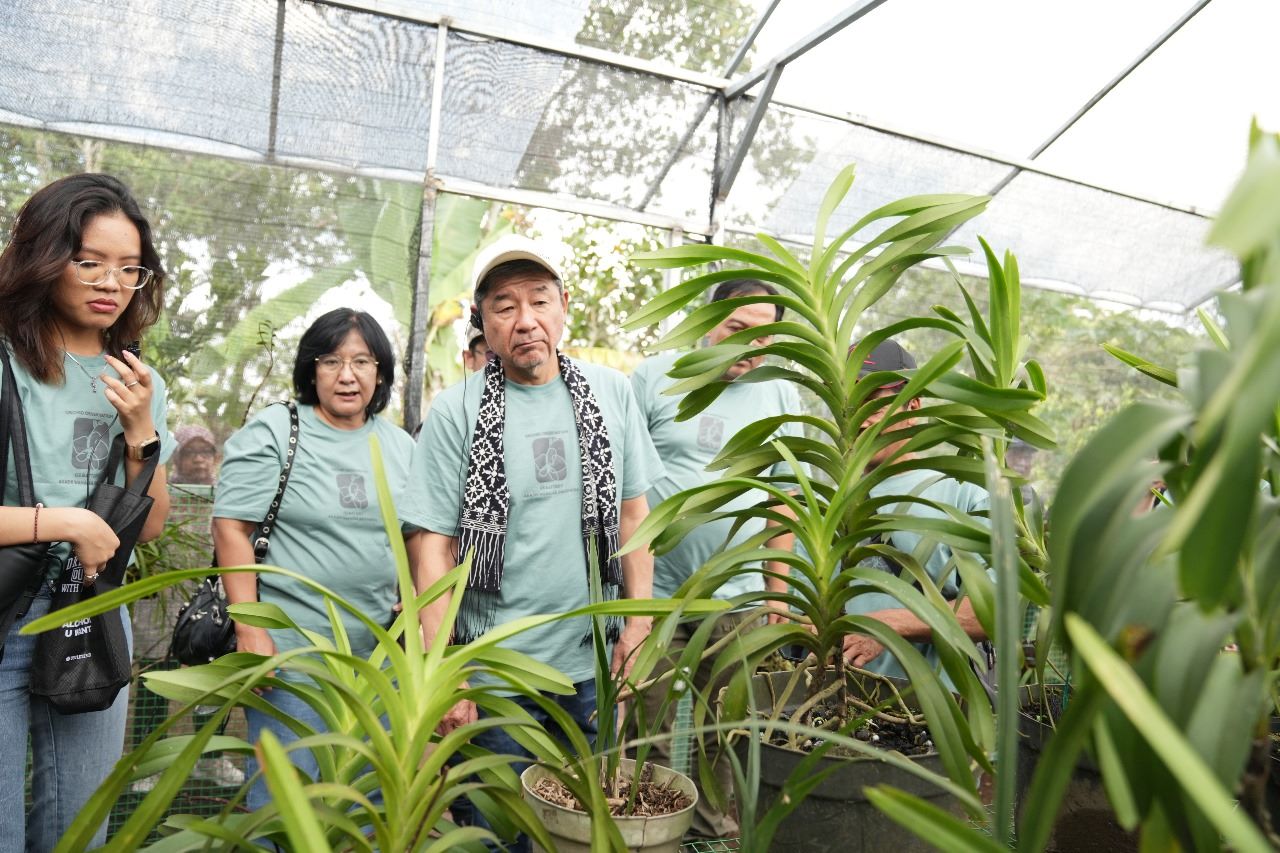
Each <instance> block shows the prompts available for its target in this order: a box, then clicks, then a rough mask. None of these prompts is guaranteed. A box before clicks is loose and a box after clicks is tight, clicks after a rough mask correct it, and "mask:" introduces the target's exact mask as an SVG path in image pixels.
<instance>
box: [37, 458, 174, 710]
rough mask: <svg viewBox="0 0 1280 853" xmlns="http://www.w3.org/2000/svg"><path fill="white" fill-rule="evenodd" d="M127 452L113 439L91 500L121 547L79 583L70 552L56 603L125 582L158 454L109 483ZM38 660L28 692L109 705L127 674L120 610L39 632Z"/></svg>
mask: <svg viewBox="0 0 1280 853" xmlns="http://www.w3.org/2000/svg"><path fill="white" fill-rule="evenodd" d="M123 456H124V436H123V435H117V436H116V437H115V440H114V441H113V442H112V444H111V453H110V455H109V456H108V457H107V464H106V468H105V469H104V470H103V475H102V481H101V482H100V483H99V484H98V487H97V488H96V489H95V490H94V493H93V495H92V497H90V499H89V507H88V508H89V509H91V510H92V511H93V512H95V513H96V514H97V515H99V516H101V517H102V519H103V520H104V521H106V522H107V523H108V524H109V525H111V529H112V530H114V531H115V533H116V536H117V537H118V538H119V539H120V547H119V548H117V549H116V552H115V554H114V555H113V556H112V558H111V559H110V560H109V561H108V562H107V564H106V565H105V566H104V567H103V568H102V571H100V572H99V573H98V577H97V580H96V581H95V582H94V583H93V584H92V585H89V584H86V583H85V582H84V580H85V578H84V568H83V567H82V566H81V565H80V561H79V560H78V559H77V558H76V557H75V555H72V556H71V557H69V558H68V559H67V562H66V565H65V566H64V567H63V570H62V574H61V576H59V578H58V583H57V584H56V585H55V587H54V590H53V602H52V607H53V609H54V610H58V609H61V608H63V607H68V606H70V605H72V604H75V603H77V602H80V601H84V600H86V599H88V598H91V597H93V596H94V595H96V594H98V593H99V592H105V591H107V590H110V589H115V588H116V587H119V586H120V585H121V584H123V583H124V571H125V568H126V566H127V565H128V563H129V555H130V554H131V553H132V552H133V546H134V544H135V543H136V542H137V541H138V536H139V534H141V532H142V526H143V524H144V523H145V522H146V520H147V513H149V512H150V511H151V505H152V503H153V500H152V498H151V496H150V495H148V494H147V489H149V488H150V487H151V480H152V478H153V477H154V476H155V472H156V466H157V465H158V464H159V462H160V457H159V454H153V455H152V457H151V458H150V459H148V460H147V461H146V462H145V463H144V465H143V469H142V471H140V472H139V473H138V476H136V477H134V479H133V482H132V483H130V484H129V485H128V486H117V485H115V484H114V483H113V482H111V481H112V480H113V479H114V478H115V472H116V470H117V469H118V468H119V467H120V460H121V458H122V457H123ZM35 660H36V665H35V666H33V667H32V671H31V693H32V694H33V695H36V696H41V697H43V698H44V699H46V700H47V701H48V702H49V704H50V705H51V706H52V707H53V709H54V710H55V711H57V712H58V713H60V714H84V713H88V712H90V711H102V710H105V709H107V708H109V707H111V704H112V702H114V701H115V698H116V694H118V693H119V692H120V690H121V689H122V688H123V687H124V686H125V685H126V684H128V683H129V680H130V678H131V677H132V674H133V672H132V661H131V660H130V657H129V638H128V636H127V635H126V633H125V628H124V622H123V620H122V619H121V617H120V609H119V608H114V609H112V610H108V611H107V612H105V613H99V614H98V615H97V616H90V617H86V618H83V619H75V620H72V621H70V622H66V623H64V624H63V625H62V626H60V627H58V628H55V629H53V630H50V631H46V632H44V633H43V634H41V635H40V637H39V639H38V640H37V641H36V653H35Z"/></svg>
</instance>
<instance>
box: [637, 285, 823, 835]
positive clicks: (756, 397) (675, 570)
mask: <svg viewBox="0 0 1280 853" xmlns="http://www.w3.org/2000/svg"><path fill="white" fill-rule="evenodd" d="M757 294H769V295H776V294H777V290H775V289H774V288H773V287H772V286H770V285H768V284H765V283H764V282H760V281H754V280H751V279H732V280H730V281H726V282H723V283H722V284H720V286H718V287H717V288H716V289H715V291H714V292H713V293H712V295H711V301H712V302H718V301H720V300H722V299H736V298H741V297H746V296H752V295H757ZM781 319H782V307H781V306H779V305H772V304H770V303H767V302H756V303H750V304H745V305H742V306H740V307H738V308H736V309H735V310H734V311H733V313H731V314H730V315H729V316H728V317H726V318H725V319H724V320H723V321H722V322H720V323H719V324H718V325H717V326H716V327H715V328H714V329H712V330H711V331H710V332H708V333H707V338H706V340H707V343H709V344H717V343H719V342H720V341H722V340H724V339H725V338H727V337H728V336H729V335H731V334H735V333H737V332H742V331H744V330H746V329H751V328H756V327H763V326H767V325H769V324H771V323H775V322H778V321H779V320H781ZM771 341H772V336H771V335H770V334H769V333H768V332H767V331H766V332H765V333H764V334H762V335H761V336H759V337H757V338H756V339H755V341H754V343H755V344H756V345H757V346H767V345H768V344H769V343H770V342H771ZM680 355H681V353H665V354H662V355H657V356H654V357H653V358H649V359H646V360H645V361H644V362H642V363H641V364H640V366H639V367H637V368H636V371H635V373H633V374H632V376H631V386H632V388H634V389H635V392H636V401H637V402H638V403H639V405H640V410H641V411H642V412H643V413H644V417H645V422H646V424H647V426H648V428H649V435H650V436H652V437H653V443H654V446H655V447H656V448H657V449H658V455H659V456H661V457H662V461H663V464H664V465H665V466H666V469H667V473H666V476H664V477H662V478H661V479H659V480H658V481H657V482H655V483H654V485H653V488H652V489H650V490H649V503H650V505H651V506H657V505H658V504H659V503H660V502H661V501H664V500H666V499H667V498H669V497H671V496H672V495H674V494H676V493H677V492H680V491H683V490H684V489H688V488H692V487H694V486H699V485H701V484H703V483H707V482H711V481H713V480H715V479H717V478H718V477H719V473H718V472H709V471H707V464H708V463H710V462H711V460H712V459H714V458H715V456H716V454H717V453H719V452H720V449H721V448H722V447H723V446H724V444H725V442H726V441H728V440H729V439H730V438H732V437H733V436H734V435H735V434H736V433H737V432H738V431H739V430H740V429H742V428H743V427H745V426H748V425H749V424H752V423H755V422H756V421H758V420H760V419H762V418H768V417H774V416H777V415H795V414H800V413H801V412H802V411H803V409H802V407H801V405H800V395H799V394H798V393H796V390H795V387H794V386H793V385H791V384H790V383H788V382H785V381H782V380H779V379H775V380H771V381H769V382H738V381H735V380H738V379H740V378H741V377H743V376H745V375H746V374H747V373H749V372H750V371H751V370H754V369H755V368H756V367H759V366H760V364H761V363H762V362H763V361H764V356H762V355H757V356H751V357H748V358H744V359H742V360H741V361H739V362H737V363H736V364H734V365H733V366H732V367H730V368H729V370H728V371H726V372H725V375H724V378H725V380H727V381H728V383H729V384H728V387H727V388H725V389H724V390H723V391H722V392H721V393H720V396H719V397H717V398H716V400H715V402H714V403H712V404H711V405H710V406H708V407H707V408H706V409H704V410H703V411H702V412H701V413H700V414H699V415H697V417H694V418H691V419H689V420H686V421H677V420H676V413H677V411H678V410H679V406H680V401H681V399H683V398H682V397H680V396H676V395H670V394H667V393H665V392H666V390H667V389H668V388H670V387H671V386H672V385H674V384H675V382H676V380H674V379H671V378H670V377H669V376H668V375H667V374H668V372H669V371H670V370H671V367H672V365H673V364H675V362H676V359H678V358H679V357H680ZM779 434H785V435H799V434H800V428H799V425H798V424H785V425H783V427H782V428H780V429H779ZM779 473H781V472H779ZM764 498H765V493H764V492H760V491H753V492H748V493H746V494H743V495H740V496H739V497H737V498H735V499H734V500H733V501H731V502H729V503H727V504H725V505H724V506H723V507H722V508H721V511H728V510H735V509H741V508H744V507H749V506H753V505H755V504H757V503H760V502H761V501H762V500H764ZM764 527H765V522H764V520H763V519H751V520H749V521H748V522H747V523H746V524H743V525H742V526H741V527H740V528H739V529H738V531H737V533H736V534H734V533H733V520H732V519H728V518H725V519H720V520H718V521H712V522H708V523H704V524H701V525H699V526H698V527H696V528H695V529H693V530H691V531H689V533H688V534H686V536H685V537H684V539H682V540H681V541H680V544H679V545H677V546H676V547H675V548H673V549H672V550H671V551H669V552H667V553H665V554H661V555H659V556H656V557H654V563H653V591H654V595H656V596H663V597H669V596H671V595H673V594H674V593H675V591H676V590H677V589H678V588H679V587H680V585H681V584H683V583H684V582H685V581H686V580H688V579H689V577H690V576H691V575H692V574H693V573H694V572H696V571H697V570H698V569H700V568H702V566H704V565H705V564H706V562H707V561H708V560H709V559H711V557H712V556H714V555H715V554H717V553H719V552H720V551H722V550H724V549H726V548H731V547H734V546H736V545H739V544H741V543H743V542H745V541H746V540H748V539H750V538H751V537H752V536H755V535H756V534H757V533H759V532H760V531H761V530H763V529H764ZM731 534H732V535H731ZM791 540H792V537H791V534H789V533H787V534H784V535H782V536H779V537H776V538H775V539H772V540H770V541H769V542H768V543H767V545H768V547H770V548H780V549H783V550H790V549H791V545H792V542H791ZM768 568H769V569H770V570H772V571H774V572H778V573H780V574H782V575H786V574H787V565H786V564H785V563H777V562H771V563H770V564H769V566H768ZM766 586H767V587H768V588H769V589H771V590H776V591H778V592H785V590H786V581H785V580H782V579H781V578H776V577H769V578H767V579H766V578H765V577H764V576H763V575H762V574H761V573H760V572H759V571H750V570H743V571H741V573H740V574H737V575H735V576H733V577H730V578H728V579H726V580H725V581H724V582H723V583H722V584H720V586H719V587H718V588H717V589H716V590H715V592H714V593H712V595H713V596H714V597H715V598H720V599H725V600H727V599H732V598H734V597H736V596H739V595H742V594H744V593H755V592H761V591H763V590H764V589H765V588H766ZM758 603H759V602H758V601H757V602H756V603H754V604H752V605H750V606H749V607H748V608H746V609H742V610H739V611H735V612H733V613H728V614H725V615H722V616H719V617H718V618H717V620H716V627H715V628H714V629H713V634H712V636H711V637H710V638H709V639H708V645H711V644H714V643H715V642H717V641H719V640H720V639H722V638H723V637H725V636H727V635H728V634H729V633H731V632H732V631H734V630H737V629H739V627H740V626H741V623H742V622H743V620H745V619H748V618H750V611H751V609H752V608H754V607H755V606H756V605H757V604H758ZM778 618H780V617H778V616H776V615H771V616H770V617H769V619H770V620H771V621H772V620H776V619H778ZM698 624H699V623H698V622H697V621H690V622H685V623H682V624H681V625H680V626H678V627H677V629H676V633H675V635H674V636H673V637H672V641H671V645H670V647H669V648H670V650H671V658H670V659H671V660H672V661H674V660H675V659H677V658H678V657H679V655H680V653H681V652H682V651H683V650H684V649H685V647H686V646H687V644H688V642H689V640H690V639H691V638H692V637H693V633H694V631H696V630H697V628H698ZM714 663H715V659H714V658H708V659H706V660H704V661H703V663H702V665H701V666H700V667H699V668H698V670H697V671H696V672H694V673H693V675H692V678H691V681H692V685H693V689H694V690H695V691H696V692H697V693H698V694H699V695H702V696H709V697H714V696H715V695H716V693H717V692H718V690H719V687H720V686H721V684H722V683H727V676H726V677H725V678H724V679H722V680H721V682H717V683H714V684H713V683H712V681H711V669H712V665H713V664H714ZM661 671H662V670H661V669H659V670H657V671H655V673H654V674H655V675H656V674H658V673H659V672H661ZM665 687H666V685H665V683H663V688H664V689H662V690H650V691H647V692H646V693H645V706H646V712H647V713H646V718H647V719H650V720H657V719H658V714H659V713H660V712H661V710H662V704H663V698H664V696H665V693H666V690H665ZM665 717H666V719H665V720H663V723H664V725H663V730H664V731H671V729H672V727H673V725H674V723H675V717H676V707H675V704H674V703H668V707H667V709H666V715H665ZM671 746H672V745H671V742H670V741H669V740H661V741H658V742H656V743H654V744H653V752H652V755H653V759H654V760H655V761H657V762H658V763H659V764H668V765H669V764H670V763H671ZM704 749H705V750H706V751H707V754H708V755H709V756H713V758H714V762H715V768H716V775H717V779H718V781H719V783H720V789H721V790H722V791H726V792H727V791H732V790H733V787H732V785H733V774H732V768H731V767H730V764H729V761H728V759H727V758H726V757H723V756H716V755H715V752H716V749H717V737H716V735H715V734H714V733H712V734H708V735H705V736H704ZM690 832H691V835H692V836H694V837H699V838H736V837H737V836H738V823H737V820H736V819H735V818H734V816H733V814H732V813H731V811H725V810H722V809H719V808H716V807H715V806H714V805H713V804H712V803H711V801H710V800H709V799H708V798H707V797H706V796H705V795H703V796H701V797H699V800H698V806H697V811H696V814H695V815H694V820H693V826H692V828H691V830H690Z"/></svg>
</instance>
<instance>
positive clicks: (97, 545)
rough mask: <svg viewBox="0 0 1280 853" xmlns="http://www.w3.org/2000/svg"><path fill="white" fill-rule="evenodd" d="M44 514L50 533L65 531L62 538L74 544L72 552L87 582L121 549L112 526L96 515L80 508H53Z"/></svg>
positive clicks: (46, 510)
mask: <svg viewBox="0 0 1280 853" xmlns="http://www.w3.org/2000/svg"><path fill="white" fill-rule="evenodd" d="M43 512H44V513H45V514H46V515H45V517H47V518H48V520H49V528H48V529H49V530H60V531H62V533H61V538H63V539H65V540H66V541H68V542H70V543H71V550H72V552H73V553H74V554H75V555H76V556H77V557H79V558H80V564H81V565H82V566H84V572H85V577H86V579H88V578H92V577H93V576H94V575H96V574H97V573H98V572H100V571H102V568H103V567H104V566H106V564H107V561H108V560H110V559H111V558H112V557H113V556H115V553H116V549H117V548H119V547H120V539H119V537H117V536H116V534H115V531H114V530H112V529H111V525H109V524H107V523H106V522H105V521H103V520H102V519H101V518H100V517H99V516H98V515H97V514H96V513H93V512H90V511H89V510H87V509H84V508H82V507H76V506H64V507H51V508H49V509H45V510H43ZM42 521H43V518H42ZM42 526H43V525H42Z"/></svg>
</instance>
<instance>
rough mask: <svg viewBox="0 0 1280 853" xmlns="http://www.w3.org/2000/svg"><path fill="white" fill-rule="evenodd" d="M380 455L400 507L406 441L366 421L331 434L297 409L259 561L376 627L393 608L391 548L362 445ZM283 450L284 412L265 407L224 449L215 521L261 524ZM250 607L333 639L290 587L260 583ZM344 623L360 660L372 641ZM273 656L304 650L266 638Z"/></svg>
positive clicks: (281, 636)
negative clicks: (317, 586)
mask: <svg viewBox="0 0 1280 853" xmlns="http://www.w3.org/2000/svg"><path fill="white" fill-rule="evenodd" d="M370 435H376V436H377V437H378V443H379V444H380V445H381V447H382V459H383V466H384V470H385V472H386V476H387V483H388V485H389V486H390V489H391V496H392V499H393V500H395V501H396V502H397V503H399V502H400V500H401V498H402V496H403V495H404V489H405V482H406V480H407V477H408V472H409V458H410V456H411V455H412V452H413V439H411V438H410V437H409V434H408V433H406V432H405V431H404V430H402V429H401V428H400V427H398V426H396V425H395V424H393V423H391V422H389V421H387V420H384V419H383V418H380V417H378V416H376V415H375V416H374V417H372V418H370V419H369V420H367V421H366V422H365V423H364V425H362V426H361V427H360V428H359V429H354V430H344V429H338V428H336V427H334V426H332V425H330V424H329V423H327V422H326V421H324V420H321V419H320V417H319V416H317V415H316V411H315V407H314V406H303V405H300V406H298V450H297V453H296V454H295V455H294V459H293V470H292V471H291V472H290V474H289V484H288V486H287V487H286V488H285V493H284V500H283V501H281V503H280V513H279V518H278V520H277V522H276V527H275V529H274V530H273V531H272V532H271V546H270V548H269V550H268V551H267V556H266V558H265V559H264V560H263V562H264V563H267V564H269V565H275V566H280V567H282V568H286V569H292V570H294V571H296V572H299V573H301V574H305V575H306V576H307V577H309V578H311V579H312V580H314V581H316V582H318V583H321V584H323V585H324V586H326V587H328V588H329V589H331V590H333V591H334V592H335V593H337V594H339V595H341V596H342V597H343V598H345V599H347V600H348V601H349V602H351V603H352V604H354V605H356V606H357V607H358V608H359V609H360V610H361V611H362V612H363V613H364V614H365V615H366V616H368V617H369V618H370V619H372V620H373V621H374V622H378V623H380V624H383V625H385V624H387V623H388V622H389V621H390V619H391V608H392V607H393V606H394V605H395V603H396V600H397V598H398V592H397V590H396V575H395V563H394V558H393V557H392V553H391V542H390V540H389V539H388V538H387V533H386V530H385V528H384V527H383V524H382V511H381V508H380V506H379V503H378V492H377V485H376V481H375V479H374V472H373V459H372V456H371V454H370V451H369V436H370ZM288 440H289V411H288V409H287V408H286V407H284V406H278V405H273V406H267V407H266V408H265V409H263V410H262V411H261V412H259V413H258V414H257V415H256V416H254V418H253V420H251V421H249V423H247V424H245V426H244V427H243V428H242V429H240V430H239V431H238V432H236V434H235V435H233V436H231V438H230V439H228V440H227V443H226V447H225V448H224V451H223V462H222V470H221V472H220V474H219V475H218V484H217V487H216V489H215V491H214V502H213V515H214V517H215V518H233V519H237V520H239V521H252V522H255V523H256V522H259V521H262V519H263V518H264V517H265V516H266V514H267V508H268V506H269V505H270V504H271V501H272V500H273V499H274V498H275V495H276V489H277V487H278V483H279V477H280V471H281V469H282V468H283V467H284V458H285V448H286V447H287V446H288ZM258 577H259V580H260V586H259V590H258V599H259V600H260V601H265V602H270V603H272V604H276V605H279V607H280V608H281V609H283V610H284V611H285V612H286V613H288V614H289V616H290V617H291V618H292V619H293V620H294V621H295V622H297V623H298V624H299V625H301V626H302V627H304V628H307V629H310V630H313V631H316V632H317V633H320V634H324V635H328V636H332V630H331V629H330V626H329V615H328V613H327V612H326V608H325V600H324V596H322V595H320V594H319V593H316V592H314V591H313V590H311V589H310V588H309V587H306V586H304V585H303V584H301V583H299V582H298V581H296V580H294V579H292V578H286V577H284V576H282V575H271V574H265V573H264V574H261V575H259V576H258ZM339 612H340V613H341V614H342V620H343V624H344V625H345V627H346V630H347V636H348V637H349V638H350V640H351V648H352V651H353V652H354V653H355V654H357V655H360V656H363V657H367V656H368V655H369V654H370V653H371V652H372V651H373V646H374V639H373V634H372V633H371V632H370V631H369V630H368V629H367V628H366V627H365V626H364V625H363V624H362V623H361V622H360V621H359V620H358V619H356V617H355V616H353V615H351V614H349V613H347V612H346V611H343V610H339ZM271 639H272V640H273V641H274V642H275V644H276V650H277V651H285V650H287V649H292V648H297V647H299V646H303V645H307V642H306V640H305V639H303V637H302V636H301V635H299V634H298V633H297V632H295V631H291V630H281V631H272V632H271Z"/></svg>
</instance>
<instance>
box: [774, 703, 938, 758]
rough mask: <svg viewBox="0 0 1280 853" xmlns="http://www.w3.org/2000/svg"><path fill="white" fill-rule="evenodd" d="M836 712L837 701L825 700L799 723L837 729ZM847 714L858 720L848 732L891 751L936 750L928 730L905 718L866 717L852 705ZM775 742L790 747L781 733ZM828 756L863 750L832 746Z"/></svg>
mask: <svg viewBox="0 0 1280 853" xmlns="http://www.w3.org/2000/svg"><path fill="white" fill-rule="evenodd" d="M835 714H836V707H835V703H834V702H831V703H824V704H822V705H819V706H818V707H817V708H815V709H814V710H813V711H811V712H810V713H808V714H807V715H806V717H807V719H805V720H801V721H799V722H801V723H802V724H803V725H806V726H812V727H813V728H829V729H834V728H836V724H835V723H834V722H833V718H834V715H835ZM844 717H845V719H850V720H857V723H856V725H855V727H854V729H853V731H852V732H851V733H849V734H852V736H853V737H855V738H857V739H858V740H860V741H865V742H867V743H869V744H871V745H873V746H875V747H877V748H879V749H883V750H885V751H888V752H900V753H902V754H903V755H909V756H911V755H928V754H929V753H931V752H933V751H934V750H933V741H932V740H931V739H930V737H929V730H928V729H927V728H926V727H925V726H924V725H922V724H920V725H917V724H914V723H911V722H909V721H906V720H903V721H901V722H895V721H891V720H888V719H885V718H883V717H867V715H866V714H865V713H864V712H863V711H860V710H858V709H856V708H851V709H850V710H849V712H848V713H847V714H845V715H844ZM772 743H773V744H774V745H775V746H781V747H788V746H789V743H788V740H787V735H785V734H782V733H775V734H774V736H773V739H772ZM823 743H824V741H823V740H822V739H821V738H808V739H806V740H805V741H804V742H803V743H801V744H800V748H801V749H803V750H804V751H805V752H812V751H813V750H815V749H817V748H818V747H819V746H821V745H822V744H823ZM827 755H830V756H832V757H855V756H860V755H862V753H859V752H855V751H854V750H852V749H849V748H848V747H843V746H833V747H832V748H831V749H830V750H828V752H827Z"/></svg>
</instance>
